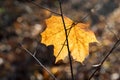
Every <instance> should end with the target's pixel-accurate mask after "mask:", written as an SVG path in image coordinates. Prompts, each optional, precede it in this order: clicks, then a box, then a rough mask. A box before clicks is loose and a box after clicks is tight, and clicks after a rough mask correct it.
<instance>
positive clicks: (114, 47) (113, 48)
mask: <svg viewBox="0 0 120 80" xmlns="http://www.w3.org/2000/svg"><path fill="white" fill-rule="evenodd" d="M119 44H120V39H119V40H117V41H116V42H115V44H114V45H113V47H112V48H111V49H110V51H109V52H108V53H107V54H106V56H105V57H104V58H103V60H102V61H101V63H100V66H98V67H97V68H96V70H95V71H94V72H93V73H92V75H91V76H90V77H89V80H91V79H92V77H93V76H94V75H95V73H96V72H97V71H98V70H99V69H100V67H101V66H102V65H103V63H104V62H105V61H106V59H107V58H108V57H109V55H110V54H111V53H112V52H113V51H114V50H115V49H116V48H117V47H118V46H119Z"/></svg>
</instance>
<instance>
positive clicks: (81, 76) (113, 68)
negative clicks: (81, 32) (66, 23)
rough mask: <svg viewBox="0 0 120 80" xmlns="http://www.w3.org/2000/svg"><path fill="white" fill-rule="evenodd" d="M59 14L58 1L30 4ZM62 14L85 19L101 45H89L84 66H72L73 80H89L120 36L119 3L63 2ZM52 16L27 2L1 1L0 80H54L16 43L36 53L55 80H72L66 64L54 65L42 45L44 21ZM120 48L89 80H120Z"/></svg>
mask: <svg viewBox="0 0 120 80" xmlns="http://www.w3.org/2000/svg"><path fill="white" fill-rule="evenodd" d="M33 1H34V2H36V3H37V4H39V5H41V6H43V7H45V8H48V9H50V10H51V11H54V12H58V13H59V4H58V2H57V0H33ZM62 3H63V5H62V7H63V12H64V14H65V15H66V16H67V17H69V18H71V19H72V20H74V21H79V20H81V19H82V18H84V17H85V16H86V15H88V14H89V15H88V16H87V17H86V18H85V19H84V20H83V22H89V23H90V24H91V27H90V29H91V30H93V31H94V32H95V34H96V37H97V39H98V40H99V42H100V44H97V45H96V44H90V55H89V56H88V57H87V58H86V60H85V61H84V63H83V64H84V65H83V64H81V63H78V62H73V72H74V77H75V80H88V78H89V76H90V75H91V74H92V72H93V71H94V70H95V68H94V67H93V65H95V64H99V63H100V61H101V60H102V59H103V58H104V56H105V55H106V54H107V52H108V51H109V50H110V49H111V47H112V46H113V45H114V43H115V42H116V40H117V38H119V37H120V36H119V34H120V0H63V1H62ZM51 14H52V13H50V12H49V11H47V10H45V9H42V8H40V7H38V6H36V5H34V4H32V3H31V2H28V1H27V0H0V80H53V79H52V77H51V76H50V75H49V74H48V73H47V72H46V71H45V70H44V69H43V68H42V67H41V66H40V65H39V64H38V63H37V62H36V61H35V60H34V58H33V57H32V56H30V55H29V54H28V53H27V52H26V51H24V50H23V49H22V48H21V47H20V46H19V43H22V44H23V45H24V47H25V48H26V49H28V50H30V51H31V52H32V53H33V52H35V51H36V57H37V58H38V59H39V60H40V62H41V63H42V64H44V65H45V66H46V67H47V68H48V70H50V71H51V72H52V73H53V74H54V75H55V76H56V78H57V79H58V80H71V79H70V78H71V76H70V68H69V63H68V61H65V63H63V62H60V63H58V64H54V59H53V57H50V54H49V50H48V47H47V46H45V45H44V44H41V43H40V41H41V36H40V33H41V32H42V31H43V30H44V29H45V22H44V20H45V19H47V18H48V17H50V15H51ZM119 57H120V47H118V48H116V49H115V50H114V52H113V53H112V54H111V55H110V56H109V58H108V59H107V60H106V61H105V63H104V64H103V66H102V68H101V70H100V71H99V72H98V73H97V74H96V75H95V76H94V77H93V79H92V80H120V58H119Z"/></svg>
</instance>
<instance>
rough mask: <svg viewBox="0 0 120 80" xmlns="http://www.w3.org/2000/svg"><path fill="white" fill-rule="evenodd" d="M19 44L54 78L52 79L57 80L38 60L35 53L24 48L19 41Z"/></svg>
mask: <svg viewBox="0 0 120 80" xmlns="http://www.w3.org/2000/svg"><path fill="white" fill-rule="evenodd" d="M20 46H21V47H22V48H23V49H24V50H25V51H26V52H27V53H29V54H30V55H31V56H32V57H33V58H34V59H35V60H36V61H37V62H38V63H39V65H40V66H41V67H42V68H43V69H45V70H46V71H47V72H48V73H49V74H50V76H51V77H52V78H53V79H54V80H57V78H56V77H55V76H54V75H53V74H52V73H51V72H50V71H49V70H48V69H47V68H46V67H45V66H44V65H43V64H42V63H41V62H40V61H39V60H38V58H37V57H35V54H32V53H31V52H30V51H29V50H27V49H26V48H24V46H23V45H22V44H21V43H20Z"/></svg>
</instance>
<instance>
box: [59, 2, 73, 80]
mask: <svg viewBox="0 0 120 80" xmlns="http://www.w3.org/2000/svg"><path fill="white" fill-rule="evenodd" d="M58 2H59V5H60V12H61V18H62V22H63V26H64V31H65V36H66V43H67V44H66V45H67V50H68V57H69V63H70V70H71V77H72V80H74V76H73V67H72V59H71V55H70V48H69V41H68V35H67V29H66V25H65V21H64V16H63V11H62V3H61V1H60V0H58Z"/></svg>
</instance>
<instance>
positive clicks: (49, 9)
mask: <svg viewBox="0 0 120 80" xmlns="http://www.w3.org/2000/svg"><path fill="white" fill-rule="evenodd" d="M30 2H31V3H32V4H34V5H36V6H38V7H40V8H41V9H45V10H47V11H49V12H51V13H54V14H56V15H61V14H59V13H57V12H54V11H52V10H50V9H48V8H45V7H43V6H41V5H38V4H37V3H35V2H33V1H30Z"/></svg>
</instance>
